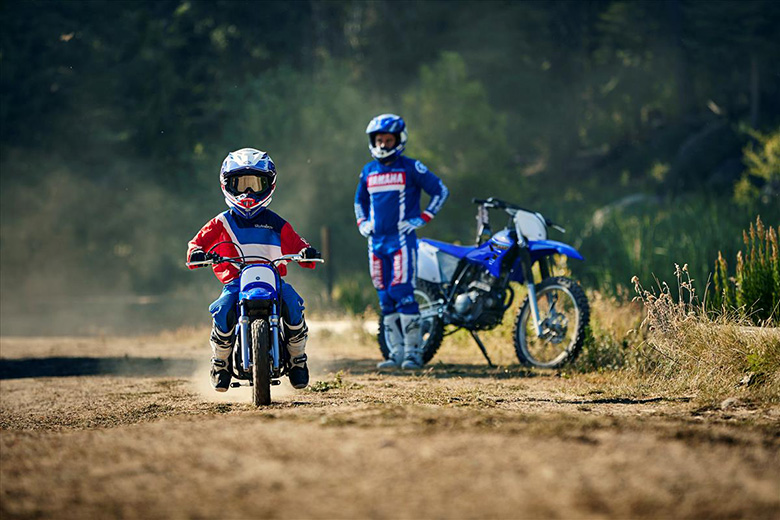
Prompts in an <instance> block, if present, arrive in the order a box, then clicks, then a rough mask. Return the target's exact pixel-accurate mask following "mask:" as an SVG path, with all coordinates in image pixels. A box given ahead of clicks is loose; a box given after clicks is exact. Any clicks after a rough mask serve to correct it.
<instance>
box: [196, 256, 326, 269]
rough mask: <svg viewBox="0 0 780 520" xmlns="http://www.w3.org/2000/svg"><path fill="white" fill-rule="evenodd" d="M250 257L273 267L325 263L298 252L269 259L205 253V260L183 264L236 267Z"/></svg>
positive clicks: (323, 260) (244, 263) (245, 263)
mask: <svg viewBox="0 0 780 520" xmlns="http://www.w3.org/2000/svg"><path fill="white" fill-rule="evenodd" d="M250 258H251V259H256V260H261V262H257V263H263V262H262V261H265V263H267V264H271V265H273V266H274V267H276V265H277V264H279V263H281V262H298V263H308V262H314V263H318V264H324V263H325V259H323V258H304V257H303V256H301V255H299V254H294V255H284V256H280V257H279V258H275V259H274V260H270V259H268V258H265V257H264V256H238V257H235V258H225V257H221V256H219V255H217V254H215V253H206V260H203V261H200V262H186V263H185V265H186V266H187V267H206V266H209V265H212V264H222V263H226V262H227V263H231V264H233V265H235V266H238V267H244V266H246V265H249V263H250V262H247V259H250Z"/></svg>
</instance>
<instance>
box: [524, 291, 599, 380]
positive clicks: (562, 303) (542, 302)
mask: <svg viewBox="0 0 780 520" xmlns="http://www.w3.org/2000/svg"><path fill="white" fill-rule="evenodd" d="M536 301H537V304H538V307H539V323H540V324H541V329H542V333H541V335H539V334H538V333H537V331H536V328H535V324H534V319H533V317H532V315H531V314H532V312H531V305H530V303H529V301H528V298H526V299H525V301H524V302H523V305H522V307H521V308H520V310H519V311H518V313H517V319H516V320H515V328H514V331H513V332H512V337H513V339H514V343H515V353H516V354H517V358H518V359H519V360H520V363H522V364H524V365H528V366H534V367H540V368H559V367H561V366H562V365H564V364H565V363H567V362H570V361H574V360H575V359H576V358H577V356H578V355H579V353H580V351H581V350H582V345H583V343H584V342H585V329H586V327H587V326H588V320H589V319H590V307H589V306H588V298H587V297H586V296H585V292H584V291H583V290H582V287H580V286H579V284H578V283H577V282H575V281H574V280H570V279H569V278H564V277H560V276H558V277H554V278H547V279H546V280H544V281H542V283H540V284H539V285H537V286H536Z"/></svg>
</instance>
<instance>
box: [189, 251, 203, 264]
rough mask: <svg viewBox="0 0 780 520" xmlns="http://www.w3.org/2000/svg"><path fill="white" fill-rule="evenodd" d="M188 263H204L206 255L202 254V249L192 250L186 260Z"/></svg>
mask: <svg viewBox="0 0 780 520" xmlns="http://www.w3.org/2000/svg"><path fill="white" fill-rule="evenodd" d="M187 261H188V262H205V261H206V253H204V252H203V249H193V250H192V252H191V253H190V257H189V259H188V260H187Z"/></svg>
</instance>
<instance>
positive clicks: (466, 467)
mask: <svg viewBox="0 0 780 520" xmlns="http://www.w3.org/2000/svg"><path fill="white" fill-rule="evenodd" d="M312 328H313V329H314V332H313V337H312V341H311V348H310V356H311V359H312V368H313V370H314V376H313V383H312V385H311V386H310V389H308V390H306V391H294V390H292V389H291V388H290V387H289V386H288V385H287V384H286V383H285V384H284V385H283V386H282V387H275V388H274V392H273V399H274V404H273V405H272V406H271V407H268V408H266V409H259V410H258V409H254V408H253V407H252V406H251V405H250V404H249V403H250V397H249V392H248V390H246V389H243V388H242V389H235V390H231V391H230V392H228V393H227V394H224V395H218V394H215V393H213V392H212V391H211V390H210V389H209V387H208V381H207V377H206V365H205V362H206V361H207V358H208V353H207V349H206V347H205V344H204V343H205V341H204V338H205V334H206V332H205V331H180V332H178V333H175V334H167V335H161V336H155V337H150V338H96V339H82V338H79V339H74V338H55V339H51V338H49V339H30V338H2V339H0V499H1V502H0V516H2V518H3V519H6V518H31V517H36V518H40V517H45V518H107V517H108V518H207V517H211V518H261V517H262V518H540V517H544V518H637V517H643V518H726V517H743V518H744V517H749V518H778V517H780V513H778V511H780V449H779V448H780V409H778V408H776V407H774V408H772V407H770V408H760V409H759V408H752V407H750V406H748V405H746V404H744V403H740V402H738V401H732V402H728V403H724V405H723V406H721V407H715V408H701V407H699V406H697V405H696V404H694V402H692V401H691V400H690V399H689V397H688V396H670V395H666V396H657V395H636V393H631V392H625V393H619V392H618V393H616V392H615V391H605V390H604V388H605V387H606V386H608V385H605V384H604V383H605V377H608V376H599V375H590V376H576V377H571V378H562V377H556V375H555V374H549V373H536V372H529V371H525V370H522V369H520V368H519V367H517V366H516V365H507V366H504V367H499V368H488V367H486V366H484V364H483V362H482V360H481V356H480V355H479V353H478V352H477V351H476V349H468V350H466V349H457V348H450V347H448V345H447V344H446V343H445V346H444V347H443V348H442V351H441V353H440V355H438V356H437V357H436V359H435V361H438V362H435V363H434V364H433V365H432V366H430V367H429V368H428V369H427V370H424V371H422V372H420V373H418V374H410V373H401V372H388V373H378V372H377V371H376V370H374V368H373V367H374V363H375V362H376V354H375V352H376V350H375V347H374V346H373V345H372V344H371V338H370V336H368V335H367V334H366V333H365V332H364V331H363V330H361V328H360V327H358V326H355V327H332V328H325V327H320V328H316V327H312ZM498 357H499V358H500V356H498ZM507 362H508V361H507ZM613 387H614V385H613Z"/></svg>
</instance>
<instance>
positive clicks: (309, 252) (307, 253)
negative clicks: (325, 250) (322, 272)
mask: <svg viewBox="0 0 780 520" xmlns="http://www.w3.org/2000/svg"><path fill="white" fill-rule="evenodd" d="M300 254H301V256H302V257H303V258H305V259H307V260H312V259H314V258H322V253H320V252H319V251H317V250H316V249H314V248H313V247H311V246H309V247H307V248H304V249H303V250H301V253H300Z"/></svg>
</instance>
